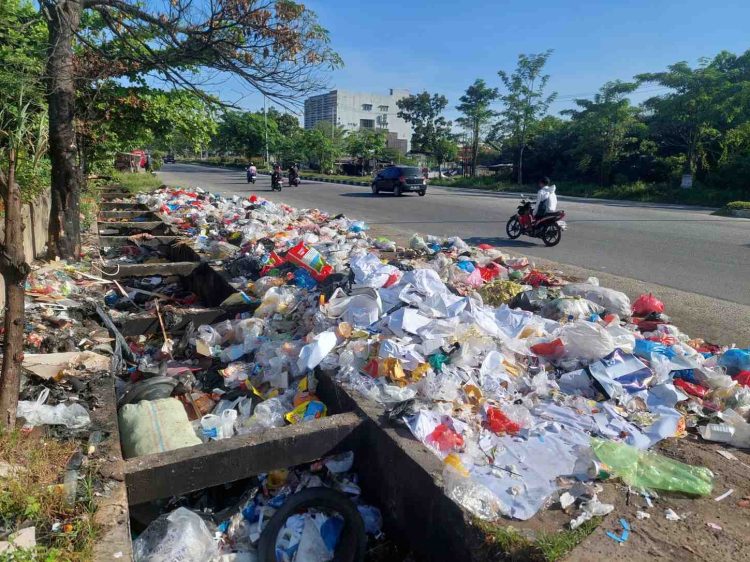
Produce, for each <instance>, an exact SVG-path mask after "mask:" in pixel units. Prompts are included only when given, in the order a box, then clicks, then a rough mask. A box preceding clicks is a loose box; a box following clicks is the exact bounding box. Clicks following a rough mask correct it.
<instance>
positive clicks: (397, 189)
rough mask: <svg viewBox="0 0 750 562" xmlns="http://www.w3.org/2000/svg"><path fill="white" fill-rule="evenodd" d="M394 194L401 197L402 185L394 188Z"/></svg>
mask: <svg viewBox="0 0 750 562" xmlns="http://www.w3.org/2000/svg"><path fill="white" fill-rule="evenodd" d="M393 195H395V196H396V197H401V186H400V185H397V186H395V187H394V188H393Z"/></svg>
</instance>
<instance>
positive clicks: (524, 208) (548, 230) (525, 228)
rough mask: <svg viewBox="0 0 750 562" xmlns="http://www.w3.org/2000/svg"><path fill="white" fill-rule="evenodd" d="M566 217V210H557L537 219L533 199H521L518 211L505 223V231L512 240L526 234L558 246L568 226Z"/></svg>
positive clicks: (547, 243)
mask: <svg viewBox="0 0 750 562" xmlns="http://www.w3.org/2000/svg"><path fill="white" fill-rule="evenodd" d="M564 218H565V211H555V212H552V213H547V214H546V215H544V216H543V217H542V218H540V219H538V220H536V219H534V209H533V206H532V204H531V201H526V199H521V204H520V205H519V206H518V212H517V213H516V214H515V215H513V216H512V217H510V219H508V223H507V224H506V225H505V232H506V233H507V235H508V238H510V239H511V240H515V239H516V238H518V237H519V236H521V234H525V235H526V236H530V237H532V238H541V239H542V242H544V245H545V246H550V247H551V246H557V245H558V244H559V243H560V240H561V239H562V233H563V230H565V229H566V228H567V226H568V225H567V224H566V223H565V221H564V220H563V219H564Z"/></svg>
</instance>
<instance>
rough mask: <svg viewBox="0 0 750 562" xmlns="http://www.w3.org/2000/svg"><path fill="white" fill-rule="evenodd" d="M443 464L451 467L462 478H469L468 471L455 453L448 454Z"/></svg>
mask: <svg viewBox="0 0 750 562" xmlns="http://www.w3.org/2000/svg"><path fill="white" fill-rule="evenodd" d="M443 462H444V463H445V464H447V465H448V466H450V467H453V468H454V469H455V470H456V472H458V473H459V474H460V475H461V476H463V477H464V478H465V477H467V476H469V471H468V470H466V467H465V466H464V463H462V462H461V459H460V458H459V456H458V455H457V454H456V453H451V454H449V455H448V456H447V457H445V460H444V461H443Z"/></svg>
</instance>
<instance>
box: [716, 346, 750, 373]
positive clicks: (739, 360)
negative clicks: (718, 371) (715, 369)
mask: <svg viewBox="0 0 750 562" xmlns="http://www.w3.org/2000/svg"><path fill="white" fill-rule="evenodd" d="M719 365H721V366H722V367H726V368H727V369H728V370H729V371H750V349H739V348H732V349H727V350H726V351H725V352H724V354H723V355H722V356H721V357H719Z"/></svg>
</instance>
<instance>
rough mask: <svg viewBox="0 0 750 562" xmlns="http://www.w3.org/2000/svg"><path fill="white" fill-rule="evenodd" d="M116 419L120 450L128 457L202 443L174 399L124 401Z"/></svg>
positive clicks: (182, 408)
mask: <svg viewBox="0 0 750 562" xmlns="http://www.w3.org/2000/svg"><path fill="white" fill-rule="evenodd" d="M118 418H119V420H120V436H121V440H122V452H123V454H124V455H125V456H126V457H127V458H131V457H139V456H141V455H150V454H153V453H163V452H164V451H173V450H174V449H180V448H182V447H191V446H193V445H200V444H201V440H200V439H199V438H198V436H197V435H196V434H195V431H193V426H192V425H191V424H190V420H188V417H187V414H186V413H185V408H184V407H183V406H182V403H181V402H180V401H179V400H177V399H176V398H163V399H161V400H143V401H141V402H139V403H138V404H125V405H124V406H123V407H122V408H121V409H120V412H119V414H118Z"/></svg>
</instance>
